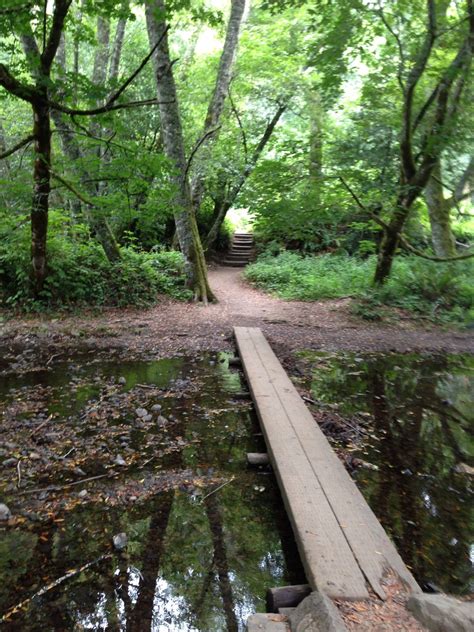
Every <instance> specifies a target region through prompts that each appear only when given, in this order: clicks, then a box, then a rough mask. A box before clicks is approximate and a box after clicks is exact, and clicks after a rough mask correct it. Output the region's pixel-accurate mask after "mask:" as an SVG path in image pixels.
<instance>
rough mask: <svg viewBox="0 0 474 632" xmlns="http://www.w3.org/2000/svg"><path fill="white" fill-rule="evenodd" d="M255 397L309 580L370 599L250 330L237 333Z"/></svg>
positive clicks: (328, 590)
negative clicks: (277, 395) (276, 393)
mask: <svg viewBox="0 0 474 632" xmlns="http://www.w3.org/2000/svg"><path fill="white" fill-rule="evenodd" d="M236 335H237V340H238V347H239V351H240V354H241V357H242V361H243V365H244V370H245V372H246V375H247V379H248V382H249V386H250V389H251V392H252V396H253V398H254V401H255V403H256V409H257V413H258V416H259V418H260V422H261V425H262V430H263V432H264V435H265V438H266V441H267V447H268V449H269V454H270V458H271V461H272V464H273V467H274V469H275V473H276V476H277V479H278V482H279V485H280V489H281V491H282V496H283V499H284V502H285V505H286V508H287V511H288V515H289V517H290V520H291V522H292V525H293V530H294V532H295V537H296V540H297V543H298V547H299V549H300V554H301V559H302V561H303V564H304V566H305V570H306V574H307V578H308V581H309V582H310V584H311V585H312V587H313V588H314V589H318V590H322V591H324V592H325V593H326V594H328V595H330V596H331V597H341V598H345V599H366V598H368V596H369V595H368V591H367V588H366V584H365V579H364V576H363V574H362V572H361V570H360V568H359V566H358V563H357V562H356V560H355V558H354V555H353V554H352V551H351V550H350V547H349V545H348V543H347V540H346V538H345V536H344V534H343V532H342V530H341V529H340V527H339V525H338V522H337V519H336V517H335V515H334V513H333V511H332V509H331V507H330V505H329V503H328V500H327V498H326V495H325V493H324V490H323V489H322V487H321V485H320V484H319V481H318V479H317V477H316V476H315V475H314V472H313V470H312V468H311V464H310V463H309V461H308V459H307V457H306V455H305V453H304V450H303V447H302V446H301V443H300V441H299V439H298V437H297V436H296V434H295V433H294V431H293V428H292V426H291V422H290V420H289V418H288V415H287V413H286V411H285V409H284V408H282V406H281V404H280V402H279V400H278V398H277V397H275V391H274V388H273V386H272V384H271V383H270V381H269V377H268V374H267V373H266V371H265V367H264V366H263V365H262V362H261V360H260V358H259V357H258V352H257V349H256V348H255V344H254V341H253V340H252V338H251V336H250V333H249V332H248V330H247V329H246V328H236Z"/></svg>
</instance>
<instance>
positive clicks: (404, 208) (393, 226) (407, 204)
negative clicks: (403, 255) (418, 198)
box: [374, 200, 413, 285]
mask: <svg viewBox="0 0 474 632" xmlns="http://www.w3.org/2000/svg"><path fill="white" fill-rule="evenodd" d="M412 203H413V202H412V201H410V200H406V201H400V202H399V204H398V206H397V209H396V211H395V213H394V215H393V218H392V221H391V222H390V224H389V225H388V227H387V228H386V229H385V234H384V236H383V239H382V243H381V244H380V250H379V254H378V258H377V267H376V268H375V276H374V282H375V283H376V284H378V285H382V283H384V282H385V281H386V279H388V277H389V276H390V272H391V270H392V264H393V259H394V257H395V253H396V251H397V248H398V244H399V241H400V234H401V232H402V230H403V226H404V225H405V222H406V220H407V218H408V215H409V213H410V208H411V205H412Z"/></svg>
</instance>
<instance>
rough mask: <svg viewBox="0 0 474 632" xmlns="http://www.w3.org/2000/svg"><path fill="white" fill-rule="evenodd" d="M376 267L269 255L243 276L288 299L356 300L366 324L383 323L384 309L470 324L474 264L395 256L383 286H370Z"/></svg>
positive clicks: (371, 261)
mask: <svg viewBox="0 0 474 632" xmlns="http://www.w3.org/2000/svg"><path fill="white" fill-rule="evenodd" d="M375 263H376V258H375V256H370V257H368V258H366V259H360V258H358V257H349V256H347V255H331V254H325V255H320V256H312V257H310V256H308V257H304V256H302V255H300V254H296V253H292V252H283V253H281V254H279V255H277V256H271V255H270V254H268V253H267V254H264V255H262V256H261V257H260V258H259V259H258V260H257V262H256V263H254V264H252V265H249V266H248V267H247V269H246V277H247V278H248V279H249V280H250V281H251V282H252V283H254V284H255V285H257V286H259V287H261V288H263V289H265V290H268V291H270V292H275V293H276V294H277V295H278V296H281V297H282V298H286V299H290V300H303V301H314V300H318V299H323V298H341V297H346V296H351V297H354V298H357V299H359V301H358V303H357V304H356V306H355V307H354V310H353V311H354V313H356V314H358V315H359V316H362V317H364V318H367V319H370V320H379V319H380V318H381V312H383V310H381V309H380V308H381V306H382V305H391V306H395V307H400V308H403V309H406V310H409V311H411V312H414V313H417V314H419V315H423V316H426V317H430V318H434V319H442V320H443V319H444V320H452V321H457V322H465V323H468V322H469V321H472V320H473V319H474V318H473V317H474V288H473V285H472V277H473V272H474V262H473V261H472V260H466V261H458V262H453V263H450V264H447V263H437V262H432V261H427V260H424V259H420V258H418V257H411V256H410V257H404V256H399V257H397V259H396V260H395V262H394V265H393V269H392V275H391V277H390V278H389V279H388V280H387V282H386V283H385V285H383V286H382V287H374V286H373V285H372V279H373V276H374V270H375Z"/></svg>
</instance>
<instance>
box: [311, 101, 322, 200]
mask: <svg viewBox="0 0 474 632" xmlns="http://www.w3.org/2000/svg"><path fill="white" fill-rule="evenodd" d="M308 113H309V165H308V172H309V180H310V185H311V197H312V199H313V201H314V204H315V206H318V205H319V203H320V200H321V184H322V175H323V134H322V125H321V119H322V108H321V104H320V102H319V98H318V95H317V94H316V93H315V92H314V90H311V91H310V92H309V94H308Z"/></svg>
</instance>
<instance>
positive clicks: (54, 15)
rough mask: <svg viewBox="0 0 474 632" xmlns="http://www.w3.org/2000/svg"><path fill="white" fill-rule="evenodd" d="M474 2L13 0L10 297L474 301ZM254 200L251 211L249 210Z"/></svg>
mask: <svg viewBox="0 0 474 632" xmlns="http://www.w3.org/2000/svg"><path fill="white" fill-rule="evenodd" d="M473 52H474V10H473V6H472V1H471V0H467V1H465V2H464V1H462V2H461V1H460V2H458V1H450V0H410V1H408V0H397V1H394V2H384V1H383V0H376V1H372V0H344V1H343V0H312V1H307V2H305V1H304V0H253V1H252V2H250V0H232V1H227V0H207V1H204V0H171V1H165V0H145V1H143V2H134V1H131V0H130V1H129V0H122V1H120V2H116V1H114V0H102V1H95V0H56V1H52V0H51V1H47V0H45V1H44V2H30V1H28V0H25V1H24V2H22V1H18V0H3V2H2V6H1V8H0V158H1V160H0V302H1V303H2V305H3V306H4V307H9V308H21V309H26V310H43V309H51V308H57V307H63V308H65V307H67V308H69V307H72V306H77V305H93V306H108V305H116V306H122V305H128V304H135V305H148V304H150V303H153V302H154V301H156V300H157V297H158V296H159V295H160V294H163V293H167V294H171V295H173V296H175V297H177V298H182V299H191V298H193V297H194V298H195V299H196V300H201V301H203V302H204V303H206V302H207V301H209V300H212V299H213V294H212V288H211V287H209V283H208V280H207V272H206V261H209V260H211V259H213V258H216V257H218V255H219V252H222V251H223V250H225V248H226V247H227V245H228V242H229V238H230V235H231V234H232V232H233V231H234V230H235V229H236V228H240V229H241V228H245V229H247V230H251V231H253V232H254V235H255V239H256V243H257V246H258V250H259V253H260V255H259V258H258V260H257V261H256V262H255V263H254V264H252V265H251V266H249V267H248V268H247V271H246V274H247V277H248V278H249V279H250V280H251V281H253V282H254V283H256V284H258V285H260V286H261V287H264V288H266V289H269V290H271V291H275V292H278V293H279V294H280V295H282V296H284V297H286V298H298V299H304V300H315V299H319V298H336V297H341V296H353V297H357V299H358V300H357V301H356V302H354V308H353V309H354V310H355V311H356V313H357V314H359V315H360V316H363V317H365V318H371V319H378V318H380V317H381V315H383V310H384V309H387V308H386V307H385V306H386V305H390V306H397V307H401V308H404V309H407V310H410V311H411V312H416V313H418V314H419V315H422V316H424V317H428V318H436V319H439V318H441V319H449V320H452V321H455V322H458V323H464V324H469V323H470V322H472V321H473V314H474V311H473V298H474V289H473V287H472V272H473V264H472V259H471V258H470V257H471V256H472V254H474V253H472V250H470V244H471V243H472V238H473V235H474V216H473V214H472V202H473V194H474V193H473V192H474V149H473V148H474V142H473V141H474V139H473V126H472V120H473V102H474V100H473V90H472V83H471V82H470V72H471V60H472V55H473ZM236 209H240V212H236Z"/></svg>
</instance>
